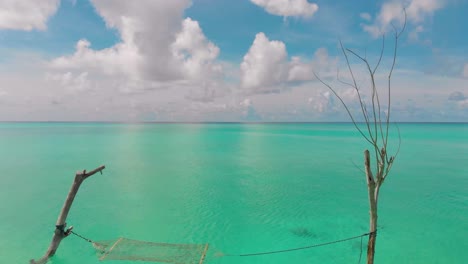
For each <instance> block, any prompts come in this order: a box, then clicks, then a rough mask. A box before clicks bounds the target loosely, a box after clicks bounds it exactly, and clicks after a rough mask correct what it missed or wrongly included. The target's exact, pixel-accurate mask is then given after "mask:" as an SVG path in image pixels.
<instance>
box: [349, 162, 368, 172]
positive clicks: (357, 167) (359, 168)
mask: <svg viewBox="0 0 468 264" xmlns="http://www.w3.org/2000/svg"><path fill="white" fill-rule="evenodd" d="M349 160H350V161H351V163H353V165H354V167H356V169H358V170H360V171H361V172H362V173H364V174H365V173H366V172H365V171H364V170H363V169H361V167H359V166H358V165H357V164H356V163H355V162H354V161H353V160H352V159H349Z"/></svg>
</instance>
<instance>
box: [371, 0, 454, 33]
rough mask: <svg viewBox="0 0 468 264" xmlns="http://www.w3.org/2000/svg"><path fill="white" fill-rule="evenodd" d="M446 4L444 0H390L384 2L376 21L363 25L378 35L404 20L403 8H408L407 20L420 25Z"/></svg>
mask: <svg viewBox="0 0 468 264" xmlns="http://www.w3.org/2000/svg"><path fill="white" fill-rule="evenodd" d="M444 4H445V1H444V0H388V1H386V2H385V3H383V5H382V7H381V8H380V11H379V13H378V14H377V15H376V17H375V19H374V22H373V23H372V24H365V25H363V29H364V30H365V31H366V32H368V33H370V34H371V35H372V36H373V37H378V36H380V35H381V34H382V33H384V32H386V31H388V30H389V29H391V27H392V24H395V25H401V24H402V23H403V22H404V11H403V10H406V15H407V21H408V22H410V23H412V24H414V25H417V26H418V25H421V24H422V23H423V22H424V20H425V19H426V18H429V17H432V16H433V15H434V13H435V12H436V11H437V10H439V9H441V8H443V7H444Z"/></svg>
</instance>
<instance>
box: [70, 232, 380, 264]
mask: <svg viewBox="0 0 468 264" xmlns="http://www.w3.org/2000/svg"><path fill="white" fill-rule="evenodd" d="M70 233H71V234H73V235H75V236H77V237H79V238H81V239H83V240H85V241H87V242H89V243H92V244H96V243H95V242H94V241H92V240H91V239H89V238H86V237H84V236H82V235H80V234H77V233H75V232H74V231H72V230H71V231H70ZM373 234H375V235H377V230H375V231H374V232H369V233H365V234H362V235H359V236H353V237H348V238H343V239H339V240H334V241H329V242H325V243H320V244H314V245H310V246H305V247H298V248H289V249H282V250H275V251H267V252H257V253H246V254H224V255H223V256H225V257H251V256H260V255H271V254H278V253H285V252H291V251H298V250H305V249H309V248H315V247H323V246H328V245H332V244H337V243H343V242H346V241H349V240H353V239H357V238H360V239H361V247H360V249H361V251H360V252H359V261H358V264H359V263H361V257H362V238H363V237H365V236H369V235H373Z"/></svg>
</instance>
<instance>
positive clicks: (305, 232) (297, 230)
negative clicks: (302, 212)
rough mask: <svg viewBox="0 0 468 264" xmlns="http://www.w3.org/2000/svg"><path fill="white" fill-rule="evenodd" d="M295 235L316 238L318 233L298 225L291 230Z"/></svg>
mask: <svg viewBox="0 0 468 264" xmlns="http://www.w3.org/2000/svg"><path fill="white" fill-rule="evenodd" d="M290 231H291V233H293V235H295V236H298V237H304V238H316V237H317V234H315V233H314V232H312V231H310V230H309V229H307V228H305V227H298V228H294V229H291V230H290Z"/></svg>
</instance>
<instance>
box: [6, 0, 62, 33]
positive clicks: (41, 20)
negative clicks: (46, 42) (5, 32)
mask: <svg viewBox="0 0 468 264" xmlns="http://www.w3.org/2000/svg"><path fill="white" fill-rule="evenodd" d="M59 4H60V0H40V1H39V0H0V29H13V30H28V31H29V30H33V29H39V30H45V29H46V28H47V20H48V18H49V17H50V16H52V15H53V14H54V13H55V12H56V11H57V8H58V6H59Z"/></svg>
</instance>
